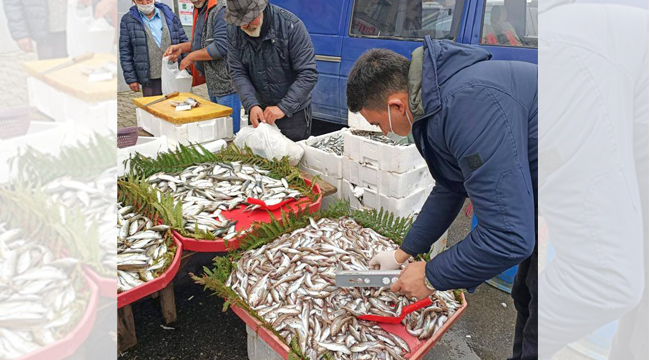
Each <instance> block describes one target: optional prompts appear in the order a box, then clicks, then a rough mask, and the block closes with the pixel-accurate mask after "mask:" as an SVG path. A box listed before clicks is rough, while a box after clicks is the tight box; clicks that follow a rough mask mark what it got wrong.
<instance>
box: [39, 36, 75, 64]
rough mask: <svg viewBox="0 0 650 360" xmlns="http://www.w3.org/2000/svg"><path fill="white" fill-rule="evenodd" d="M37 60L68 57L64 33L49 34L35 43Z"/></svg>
mask: <svg viewBox="0 0 650 360" xmlns="http://www.w3.org/2000/svg"><path fill="white" fill-rule="evenodd" d="M36 53H37V54H38V59H39V60H46V59H57V58H64V57H67V56H68V40H67V38H66V34H65V31H61V32H55V33H49V34H47V36H46V37H45V39H42V40H39V41H37V42H36Z"/></svg>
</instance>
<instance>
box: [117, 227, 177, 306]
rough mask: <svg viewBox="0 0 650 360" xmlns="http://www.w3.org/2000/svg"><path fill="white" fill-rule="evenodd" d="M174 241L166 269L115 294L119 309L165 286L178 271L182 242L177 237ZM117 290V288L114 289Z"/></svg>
mask: <svg viewBox="0 0 650 360" xmlns="http://www.w3.org/2000/svg"><path fill="white" fill-rule="evenodd" d="M174 243H175V244H176V254H175V255H174V260H173V261H172V263H171V265H170V266H169V268H167V271H165V272H164V273H163V274H162V275H160V277H158V278H156V279H154V280H151V281H149V282H146V283H144V284H142V285H140V286H138V287H135V288H133V289H131V290H129V291H125V292H123V293H121V294H118V295H117V308H118V309H120V308H122V307H124V306H126V305H129V304H131V303H133V302H136V301H138V300H140V299H142V298H143V297H145V296H147V295H151V294H153V293H155V292H156V291H160V290H162V289H164V288H165V287H167V285H169V283H170V282H172V280H174V277H175V276H176V273H178V268H179V267H180V266H181V257H182V256H183V244H181V242H180V241H179V240H178V239H175V238H174ZM115 292H117V289H116V291H115Z"/></svg>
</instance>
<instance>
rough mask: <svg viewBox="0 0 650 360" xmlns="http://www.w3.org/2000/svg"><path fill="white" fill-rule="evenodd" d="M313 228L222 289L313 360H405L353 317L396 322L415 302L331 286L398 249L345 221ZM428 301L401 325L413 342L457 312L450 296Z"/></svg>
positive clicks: (399, 343) (382, 291) (287, 238)
mask: <svg viewBox="0 0 650 360" xmlns="http://www.w3.org/2000/svg"><path fill="white" fill-rule="evenodd" d="M310 220H311V225H310V226H308V227H305V228H301V229H298V230H295V231H293V232H292V233H290V234H284V235H282V236H281V237H279V238H278V239H276V240H275V241H273V242H271V243H269V244H267V245H264V246H263V247H260V248H259V249H255V250H250V251H248V252H246V253H245V254H244V255H243V256H242V257H241V258H240V260H239V261H238V263H237V267H236V270H234V271H233V272H232V274H231V275H230V277H229V278H228V281H227V283H226V285H227V286H230V287H231V288H232V289H233V290H234V291H235V292H236V293H237V294H238V295H239V296H241V297H242V299H244V300H245V301H246V303H247V304H248V305H250V306H251V308H252V309H253V310H255V311H256V312H257V314H259V315H260V316H262V317H263V318H264V319H265V320H266V321H267V322H268V323H269V324H271V325H272V326H273V328H274V329H275V330H277V331H278V332H279V333H280V335H282V337H283V338H284V339H285V341H286V342H287V343H290V342H291V341H292V340H294V339H297V341H298V344H300V348H301V350H302V352H303V354H304V355H306V356H307V357H309V358H310V359H319V358H320V357H321V356H322V355H323V354H325V353H326V352H329V353H330V354H331V355H333V357H334V358H335V359H404V355H405V354H407V353H409V352H410V351H411V349H410V348H409V346H408V344H407V343H406V342H405V341H404V340H402V339H401V338H399V337H397V336H394V335H393V334H390V333H388V332H386V331H384V330H382V329H381V328H380V327H379V326H377V325H376V324H375V323H374V322H367V321H361V320H357V318H356V316H358V315H366V314H375V315H382V316H398V315H399V314H400V313H401V311H402V309H403V308H404V307H405V306H407V305H408V304H411V303H412V302H413V301H414V300H415V299H407V298H406V297H405V296H399V295H396V294H394V293H391V292H390V289H389V288H336V286H335V285H334V284H335V274H336V271H337V268H339V267H340V269H342V270H368V269H369V265H368V264H369V262H370V259H371V258H372V257H373V256H374V255H375V254H376V253H378V252H380V251H385V250H390V249H395V248H397V245H396V244H395V243H394V242H392V241H391V240H390V239H388V238H386V237H384V236H381V235H379V234H377V233H376V232H375V231H373V230H372V229H368V228H363V227H361V226H360V225H358V224H357V223H356V222H355V221H354V220H352V219H350V218H341V219H339V220H331V219H321V220H320V221H318V222H315V221H314V220H313V219H310ZM432 300H433V304H432V306H429V307H427V308H424V309H421V310H418V311H416V312H413V313H411V314H409V315H408V316H406V317H405V318H404V320H403V321H402V324H403V325H404V326H405V327H406V330H407V331H408V332H409V334H411V335H412V336H415V337H417V338H419V339H427V338H429V337H431V336H432V334H433V333H435V332H436V331H437V330H438V329H439V328H440V327H441V326H442V325H443V324H444V323H445V321H446V320H447V318H448V317H450V316H451V315H452V314H453V313H454V312H455V311H456V309H457V308H459V307H460V303H459V302H458V301H456V299H455V297H454V295H453V293H452V292H441V291H438V292H436V293H435V294H433V295H432Z"/></svg>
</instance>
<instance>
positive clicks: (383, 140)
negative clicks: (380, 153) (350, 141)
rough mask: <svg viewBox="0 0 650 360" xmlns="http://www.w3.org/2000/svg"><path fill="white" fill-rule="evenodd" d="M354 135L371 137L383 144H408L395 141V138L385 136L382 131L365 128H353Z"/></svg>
mask: <svg viewBox="0 0 650 360" xmlns="http://www.w3.org/2000/svg"><path fill="white" fill-rule="evenodd" d="M352 135H357V136H362V137H365V138H367V139H370V140H372V141H377V142H380V143H382V144H388V145H393V146H405V145H407V144H402V143H398V142H395V140H393V139H391V138H389V137H387V136H384V135H383V134H382V133H379V132H374V131H363V130H352Z"/></svg>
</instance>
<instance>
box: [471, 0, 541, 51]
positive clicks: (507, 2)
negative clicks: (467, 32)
mask: <svg viewBox="0 0 650 360" xmlns="http://www.w3.org/2000/svg"><path fill="white" fill-rule="evenodd" d="M481 44H484V45H499V46H515V47H534V48H536V47H537V0H486V1H485V6H484V10H483V29H482V34H481Z"/></svg>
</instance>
